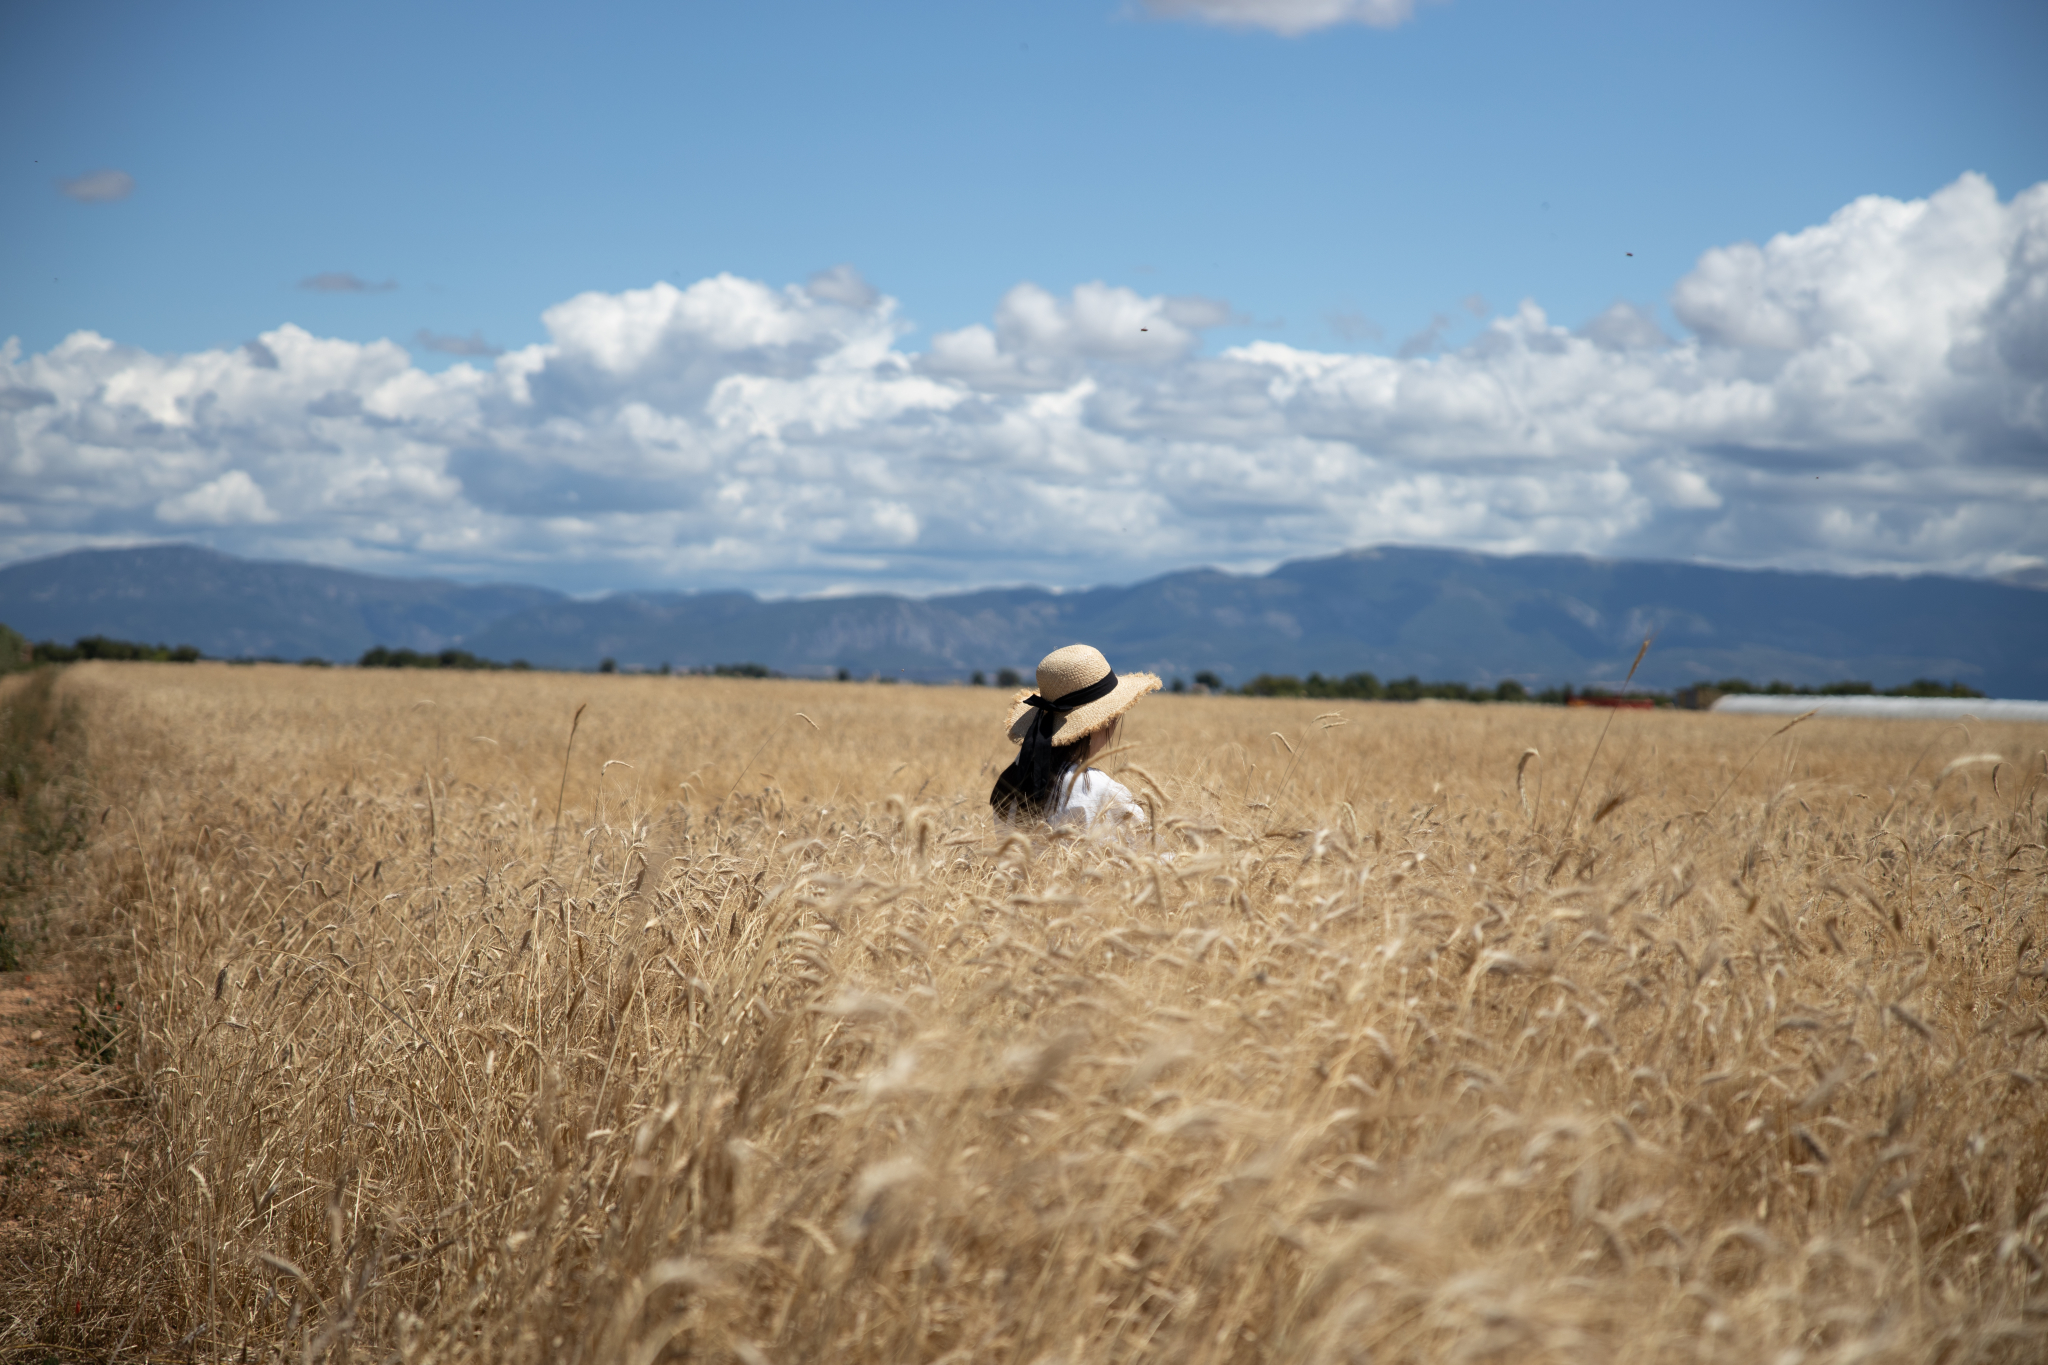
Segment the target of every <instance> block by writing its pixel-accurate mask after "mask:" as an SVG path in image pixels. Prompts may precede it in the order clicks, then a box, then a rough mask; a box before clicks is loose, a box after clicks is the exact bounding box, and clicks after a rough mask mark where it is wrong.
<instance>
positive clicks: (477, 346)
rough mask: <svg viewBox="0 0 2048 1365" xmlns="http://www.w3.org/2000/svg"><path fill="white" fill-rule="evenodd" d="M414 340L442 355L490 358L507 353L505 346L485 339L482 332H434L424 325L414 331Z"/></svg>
mask: <svg viewBox="0 0 2048 1365" xmlns="http://www.w3.org/2000/svg"><path fill="white" fill-rule="evenodd" d="M413 340H415V341H417V342H419V344H420V346H421V348H422V349H424V350H429V351H439V352H440V353H441V354H442V355H466V356H473V357H482V358H485V359H489V358H491V357H494V356H501V355H503V354H505V348H504V347H503V346H493V345H491V343H490V342H488V341H485V340H484V334H483V333H482V332H471V333H470V334H469V335H468V336H466V337H459V336H454V335H451V334H449V333H447V332H432V331H428V330H427V329H426V328H424V327H422V328H420V329H419V331H418V332H416V333H414V335H413Z"/></svg>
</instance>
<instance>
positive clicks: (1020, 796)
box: [988, 668, 1117, 820]
mask: <svg viewBox="0 0 2048 1365" xmlns="http://www.w3.org/2000/svg"><path fill="white" fill-rule="evenodd" d="M1116 683H1117V677H1116V670H1115V669H1113V668H1112V669H1111V670H1109V673H1108V674H1107V675H1106V676H1105V677H1103V678H1102V679H1101V680H1100V681H1097V682H1092V683H1089V684H1088V685H1087V686H1086V687H1077V688H1075V689H1074V690H1073V691H1071V692H1069V693H1067V694H1066V695H1065V696H1063V697H1060V698H1059V699H1058V700H1056V701H1047V700H1046V699H1045V698H1044V697H1041V696H1039V695H1037V694H1036V693H1033V694H1032V695H1031V696H1028V697H1026V698H1025V699H1024V704H1025V705H1026V706H1028V707H1030V708H1031V709H1032V710H1033V711H1034V712H1036V714H1035V715H1033V716H1032V717H1031V725H1030V728H1028V729H1026V730H1025V731H1024V741H1023V743H1022V744H1021V745H1019V746H1018V750H1017V761H1016V762H1015V763H1012V764H1011V765H1010V766H1009V767H1007V768H1005V769H1003V772H1002V775H1001V776H1000V777H998V778H996V786H995V790H994V791H992V792H990V793H989V794H988V801H989V804H990V805H991V806H994V807H995V808H996V811H997V812H998V813H999V814H1001V815H1003V816H1004V817H1006V818H1008V819H1013V820H1014V819H1021V818H1023V817H1025V816H1037V815H1043V814H1044V813H1045V809H1046V807H1047V806H1049V805H1051V804H1052V797H1053V787H1054V786H1055V785H1057V784H1058V782H1059V780H1060V773H1061V770H1062V769H1064V768H1065V767H1066V766H1067V765H1066V764H1065V763H1063V762H1061V757H1062V756H1061V754H1060V752H1059V751H1060V750H1061V749H1071V748H1073V747H1074V745H1077V744H1079V743H1080V742H1081V741H1079V740H1076V741H1074V744H1068V745H1055V744H1054V743H1053V742H1052V732H1053V730H1054V729H1055V728H1057V727H1058V725H1059V722H1060V717H1061V716H1062V714H1063V713H1064V712H1068V711H1072V710H1074V709H1075V708H1076V707H1080V706H1086V705H1087V704H1088V703H1089V702H1092V701H1101V700H1102V699H1103V698H1104V697H1106V696H1108V695H1109V694H1110V693H1112V692H1114V691H1116Z"/></svg>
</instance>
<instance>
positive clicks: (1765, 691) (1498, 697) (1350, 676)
mask: <svg viewBox="0 0 2048 1365" xmlns="http://www.w3.org/2000/svg"><path fill="white" fill-rule="evenodd" d="M205 658H207V655H205V654H203V653H201V652H200V651H199V650H198V649H197V648H195V647H194V646H192V645H165V644H154V645H152V644H141V643H138V642H136V641H132V640H116V639H114V638H112V637H110V636H106V635H87V636H84V637H82V638H80V639H78V640H75V641H73V642H72V643H71V644H68V645H65V644H58V643H57V642H55V641H53V640H44V641H41V642H39V643H37V644H33V645H31V644H29V643H28V641H27V640H25V639H23V638H22V637H21V635H19V634H18V633H16V632H15V631H12V630H9V629H8V628H7V627H6V626H0V672H11V671H13V670H15V669H19V668H27V667H33V666H34V665H36V664H46V663H48V664H69V663H80V662H83V661H85V660H90V659H108V660H121V661H133V662H144V663H197V662H198V661H200V660H201V659H205ZM225 662H228V663H286V662H291V661H289V660H285V659H278V658H269V657H266V658H261V659H257V658H237V659H229V660H226V661H225ZM297 662H298V663H300V664H302V665H305V666H308V667H317V668H325V667H327V666H328V661H327V660H325V659H321V658H317V657H308V658H304V659H300V660H298V661H297ZM356 666H357V667H358V668H434V669H440V668H447V669H456V670H475V671H500V670H502V671H509V672H524V671H527V670H530V669H531V668H532V667H533V665H532V664H530V663H528V662H527V661H526V660H524V659H514V660H512V662H510V663H500V662H498V661H497V660H495V659H485V658H481V657H479V656H478V655H476V654H473V653H471V652H470V651H469V650H466V649H442V650H431V651H425V650H413V649H392V648H389V647H388V646H385V645H377V646H375V647H373V648H371V649H368V650H365V651H364V652H363V654H362V656H361V657H360V658H358V659H357V660H356ZM597 671H598V672H600V673H617V672H619V671H620V670H619V664H618V661H617V660H616V659H609V658H607V659H604V660H601V661H600V662H599V663H598V666H597ZM642 671H645V672H650V673H656V674H659V675H661V676H664V677H666V676H670V675H672V674H673V675H680V676H697V677H718V678H780V677H783V676H784V675H783V674H782V673H780V672H777V671H776V670H774V669H772V668H769V667H768V666H767V665H765V664H757V663H731V664H708V665H703V666H700V667H696V668H687V669H676V668H671V667H670V666H669V665H668V664H665V663H664V664H662V665H661V666H660V667H659V668H656V669H647V670H642ZM836 677H837V679H838V680H839V681H840V682H850V681H854V677H853V674H852V673H851V672H850V671H849V670H847V669H844V668H841V669H838V670H836ZM878 681H882V682H893V681H895V679H893V678H886V677H885V678H880V679H878ZM968 681H969V682H970V683H971V684H972V685H973V686H976V687H986V686H995V687H1008V688H1015V687H1021V686H1024V685H1026V684H1028V682H1029V681H1030V680H1029V679H1028V678H1026V677H1025V675H1024V674H1022V673H1020V672H1019V671H1018V670H1016V669H1014V668H999V669H996V670H994V672H993V674H991V673H988V672H984V671H979V670H978V671H976V672H975V673H973V674H972V675H971V676H970V678H969V679H968ZM1167 690H1168V691H1169V692H1176V693H1187V692H1210V693H1216V694H1219V695H1225V696H1240V697H1303V698H1311V699H1315V700H1329V701H1424V700H1436V701H1466V702H1507V703H1525V704H1535V705H1544V706H1566V705H1569V704H1570V703H1571V702H1573V701H1575V700H1581V699H1584V700H1601V699H1609V698H1613V697H1616V696H1618V695H1620V694H1619V693H1617V692H1616V691H1614V690H1612V689H1609V688H1604V687H1601V686H1599V685H1597V684H1596V685H1594V686H1590V687H1584V688H1576V687H1574V686H1573V685H1572V684H1570V683H1566V684H1563V685H1562V686H1557V687H1547V688H1544V689H1542V690H1541V691H1535V692H1532V691H1530V690H1529V688H1528V687H1527V685H1525V684H1524V683H1522V682H1520V681H1518V680H1517V679H1514V678H1503V679H1501V680H1500V681H1499V682H1497V683H1493V684H1491V685H1489V684H1485V683H1481V684H1477V685H1474V684H1472V683H1464V682H1445V681H1439V682H1424V681H1423V680H1422V679H1421V678H1420V677H1419V676H1417V675H1413V674H1411V675H1410V676H1408V677H1405V678H1390V679H1388V680H1386V681H1384V682H1383V681H1381V680H1380V678H1379V677H1378V675H1376V674H1373V673H1347V674H1345V675H1343V676H1342V677H1324V676H1323V675H1322V674H1321V673H1311V674H1309V675H1308V676H1307V677H1306V678H1302V677H1298V676H1296V675H1295V674H1292V673H1261V674H1259V675H1258V676H1256V677H1254V678H1252V679H1251V680H1250V681H1248V682H1246V683H1243V684H1241V685H1240V686H1237V687H1232V686H1230V685H1229V684H1227V683H1225V682H1224V681H1223V679H1222V678H1221V677H1219V676H1218V675H1217V674H1216V673H1215V672H1214V671H1213V670H1209V669H1204V670H1202V671H1201V672H1199V673H1196V674H1195V675H1194V678H1193V681H1192V684H1191V683H1190V682H1189V680H1188V679H1185V678H1174V679H1172V680H1171V681H1170V682H1169V683H1168V684H1167ZM1745 694H1761V695H1764V696H1797V697H1981V696H1983V695H1984V694H1983V693H1982V692H1979V691H1978V690H1977V689H1975V688H1973V687H1970V686H1969V685H1967V684H1965V683H1962V682H1941V681H1939V680H1938V679H1934V678H1915V679H1914V680H1913V681H1912V682H1909V683H1902V684H1900V685H1898V686H1896V687H1886V688H1879V687H1878V686H1877V685H1876V684H1874V683H1870V682H1864V681H1859V680H1854V679H1845V680H1843V681H1841V682H1831V683H1822V684H1820V685H1819V686H1810V685H1808V684H1805V683H1788V682H1783V681H1779V680H1775V679H1774V680H1772V681H1771V682H1768V683H1764V684H1762V685H1758V684H1756V683H1752V682H1750V681H1749V680H1748V679H1746V678H1723V679H1721V680H1720V681H1719V682H1698V683H1695V684H1693V685H1692V686H1691V687H1685V688H1680V689H1678V690H1676V691H1672V692H1661V691H1656V690H1653V689H1643V688H1632V689H1630V690H1629V692H1628V694H1627V695H1628V696H1629V697H1630V698H1632V699H1635V700H1638V701H1649V702H1651V703H1653V704H1654V705H1658V706H1680V707H1694V708H1702V709H1703V708H1705V707H1708V706H1711V705H1713V703H1714V702H1715V701H1716V700H1718V699H1719V698H1721V697H1724V696H1742V695H1745Z"/></svg>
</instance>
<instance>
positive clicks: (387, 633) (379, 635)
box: [0, 545, 564, 660]
mask: <svg viewBox="0 0 2048 1365" xmlns="http://www.w3.org/2000/svg"><path fill="white" fill-rule="evenodd" d="M561 600H564V599H563V598H562V596H561V594H560V593H554V592H549V591H548V590H547V589H545V588H511V587H488V588H471V587H464V586H463V585H462V584H459V583H450V582H448V581H447V580H445V579H439V578H383V577H380V576H378V575H375V574H363V573H351V572H349V571H347V570H345V569H324V568H321V567H319V566H317V565H313V564H294V563H289V562H283V561H268V560H254V559H237V558H235V557H234V556H233V555H224V554H219V553H217V552H215V551H213V550H207V549H201V548H200V547H198V546H196V545H148V546H141V547H138V548H136V549H132V550H75V551H73V552H72V553H70V554H64V555H57V556H55V557H53V558H50V559H35V560H30V561H28V562H27V563H23V564H10V565H8V566H7V567H6V568H4V569H0V622H5V623H6V624H7V625H9V626H12V627H13V628H14V629H15V630H18V631H20V632H21V633H22V634H23V635H26V636H27V637H28V638H29V639H31V640H64V641H69V640H74V639H77V638H78V637H80V636H84V635H110V636H113V637H114V638H116V639H120V640H137V641H144V642H148V643H159V642H160V643H163V644H173V645H179V644H189V645H197V646H198V647H199V648H200V649H201V650H203V651H204V652H205V653H207V654H210V655H212V656H214V657H215V658H223V659H238V658H265V657H276V658H281V659H301V658H304V657H306V656H308V655H317V656H319V657H320V658H323V659H337V660H340V659H346V660H353V659H355V658H357V657H358V656H360V655H361V654H362V652H363V651H364V650H366V649H368V648H370V647H371V646H372V645H380V644H382V645H393V646H402V647H404V648H408V649H435V650H438V649H445V648H447V647H448V646H449V645H452V644H454V643H456V642H457V641H459V640H461V639H462V638H463V637H464V636H466V635H469V634H471V633H473V632H475V631H477V630H481V629H482V628H483V627H484V626H485V625H487V624H489V623H490V622H492V621H500V620H503V619H504V618H505V617H507V616H509V615H511V614H513V613H514V612H518V611H523V610H526V609H527V608H531V607H537V606H539V605H541V604H542V603H545V602H555V601H561Z"/></svg>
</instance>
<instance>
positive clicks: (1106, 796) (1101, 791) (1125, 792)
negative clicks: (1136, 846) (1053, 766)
mask: <svg viewBox="0 0 2048 1365" xmlns="http://www.w3.org/2000/svg"><path fill="white" fill-rule="evenodd" d="M1046 819H1047V820H1049V821H1050V822H1051V823H1053V824H1055V825H1071V824H1077V823H1078V824H1080V825H1083V826H1089V827H1093V826H1094V825H1096V824H1097V823H1098V822H1100V823H1101V824H1102V825H1104V826H1105V827H1109V828H1115V827H1117V826H1120V825H1136V826H1142V825H1144V824H1145V823H1146V820H1145V808H1144V807H1143V806H1141V805H1139V804H1138V803H1137V802H1136V801H1133V800H1132V799H1131V790H1130V788H1129V787H1126V786H1125V785H1124V784H1123V783H1121V782H1119V781H1117V780H1116V779H1115V778H1113V777H1111V776H1110V775H1109V774H1108V773H1105V772H1103V771H1101V770H1100V769H1098V768H1089V769H1088V770H1086V771H1085V772H1083V773H1082V774H1081V775H1080V776H1079V777H1076V778H1074V779H1073V780H1072V781H1071V782H1069V781H1068V780H1067V779H1065V778H1061V779H1060V785H1059V788H1058V790H1057V791H1056V792H1055V793H1054V798H1053V808H1052V811H1051V813H1050V814H1049V815H1047V817H1046Z"/></svg>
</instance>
